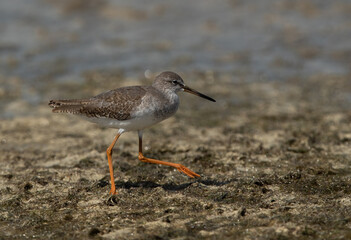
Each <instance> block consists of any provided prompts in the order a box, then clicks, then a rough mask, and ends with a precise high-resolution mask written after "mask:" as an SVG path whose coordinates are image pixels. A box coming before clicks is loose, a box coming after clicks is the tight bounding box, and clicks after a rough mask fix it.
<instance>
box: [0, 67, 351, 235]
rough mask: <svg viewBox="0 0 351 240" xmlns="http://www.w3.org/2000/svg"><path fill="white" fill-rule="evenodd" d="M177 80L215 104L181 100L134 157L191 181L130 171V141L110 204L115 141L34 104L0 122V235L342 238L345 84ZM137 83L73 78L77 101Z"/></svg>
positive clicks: (350, 208)
mask: <svg viewBox="0 0 351 240" xmlns="http://www.w3.org/2000/svg"><path fill="white" fill-rule="evenodd" d="M187 76H188V78H190V77H191V79H194V80H192V82H191V83H189V85H191V86H192V87H194V88H195V89H198V90H199V91H202V92H204V93H207V94H209V95H210V96H213V97H214V98H215V99H216V100H217V103H210V102H208V101H205V100H202V99H200V98H197V97H195V96H191V95H186V94H185V93H184V94H183V93H181V94H180V95H181V105H180V109H179V111H178V113H177V114H176V115H175V116H174V117H172V118H171V119H169V120H166V121H164V122H162V123H160V124H158V125H156V126H154V127H152V128H150V129H149V130H146V131H145V134H144V147H145V149H144V154H145V156H147V157H152V158H156V159H160V160H165V161H170V162H177V163H181V164H183V165H185V166H186V167H188V168H190V169H191V170H193V171H195V172H196V173H198V174H200V175H201V176H202V177H201V178H199V179H190V178H188V177H187V176H185V175H184V174H180V173H179V172H178V171H177V170H175V169H173V168H170V167H165V166H156V165H153V164H146V163H142V162H140V161H139V160H138V158H137V153H138V139H137V134H136V133H126V134H124V135H122V136H121V138H120V140H119V142H118V143H117V145H116V147H115V148H114V153H113V164H114V169H115V178H116V186H117V190H118V192H119V194H118V195H117V196H114V197H110V196H109V194H108V192H109V190H110V183H109V172H108V164H107V158H106V152H105V151H106V148H107V147H108V146H109V144H110V142H111V141H112V140H113V137H114V134H115V133H116V131H114V130H111V129H102V128H99V127H98V126H96V125H94V124H92V123H89V122H85V121H84V120H82V119H80V118H79V117H75V116H73V115H64V114H53V113H51V109H50V108H49V107H48V106H47V103H46V102H44V100H43V102H42V104H40V105H39V106H38V107H37V108H36V109H35V110H34V112H33V113H32V114H28V115H23V116H21V115H19V116H16V117H14V118H11V119H4V120H1V122H0V238H1V239H27V238H28V239H32V238H33V239H87V238H88V237H91V238H96V239H170V238H172V239H326V238H327V239H347V238H351V230H350V229H351V217H350V216H351V195H350V194H351V178H350V177H351V167H350V166H351V156H350V153H351V128H350V121H351V112H350V107H349V105H350V98H349V93H350V91H351V81H350V80H349V77H347V76H344V77H343V76H335V77H333V76H330V75H329V76H325V75H315V76H311V77H309V78H306V79H299V78H294V79H291V80H287V81H283V82H281V81H279V82H275V81H270V82H265V81H262V82H260V81H256V82H247V81H242V82H240V81H238V82H236V83H233V82H232V81H230V78H231V76H229V75H225V74H221V73H207V74H203V73H199V72H197V73H196V72H193V73H190V74H188V75H187ZM184 79H185V81H187V78H184ZM199 79H201V81H200V80H199ZM197 80H199V81H197ZM102 81H103V80H102ZM138 81H140V79H124V78H123V77H120V76H117V75H116V76H115V79H114V78H113V75H112V77H111V78H109V81H107V82H105V83H104V84H101V85H96V84H92V82H91V81H83V82H82V83H81V84H82V85H81V86H82V88H84V92H83V93H81V94H82V95H85V96H91V95H93V94H96V93H98V92H99V91H103V90H107V89H106V88H110V89H112V88H114V87H119V86H116V85H115V84H112V83H113V82H116V83H118V82H123V84H124V85H131V84H133V83H138ZM188 82H189V81H188ZM56 87H57V88H59V86H56ZM104 88H105V89H104ZM72 91H73V90H72ZM75 92H76V93H78V92H79V90H78V89H75ZM69 94H71V93H69ZM71 97H74V96H73V95H71ZM78 97H80V96H78ZM11 106H12V107H13V108H14V109H20V108H23V107H25V105H22V104H21V102H17V103H16V99H14V101H13V103H12V105H11Z"/></svg>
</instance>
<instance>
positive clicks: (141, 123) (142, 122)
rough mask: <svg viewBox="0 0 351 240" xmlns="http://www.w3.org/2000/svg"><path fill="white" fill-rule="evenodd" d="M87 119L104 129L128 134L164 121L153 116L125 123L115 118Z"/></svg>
mask: <svg viewBox="0 0 351 240" xmlns="http://www.w3.org/2000/svg"><path fill="white" fill-rule="evenodd" d="M85 119H86V120H88V121H90V122H93V123H96V124H98V125H99V126H102V127H107V128H117V129H123V130H125V131H126V132H128V131H137V130H142V129H145V128H148V127H151V126H152V125H154V124H156V123H158V122H161V121H162V120H164V119H155V118H154V117H153V116H151V115H150V116H143V117H136V118H133V119H129V120H123V121H118V120H117V119H113V118H85Z"/></svg>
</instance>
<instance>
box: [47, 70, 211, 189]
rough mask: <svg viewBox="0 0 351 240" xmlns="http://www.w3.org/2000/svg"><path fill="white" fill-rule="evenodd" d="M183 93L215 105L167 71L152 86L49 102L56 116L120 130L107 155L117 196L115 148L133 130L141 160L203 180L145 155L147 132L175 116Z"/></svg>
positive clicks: (186, 170)
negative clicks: (74, 118) (113, 152)
mask: <svg viewBox="0 0 351 240" xmlns="http://www.w3.org/2000/svg"><path fill="white" fill-rule="evenodd" d="M180 91H184V92H187V93H191V94H194V95H197V96H199V97H202V98H204V99H207V100H209V101H212V102H216V100H214V99H213V98H211V97H209V96H207V95H204V94H202V93H200V92H198V91H196V90H194V89H192V88H190V87H188V86H187V85H185V83H184V81H183V79H182V78H181V77H180V76H179V75H178V74H177V73H175V72H171V71H165V72H162V73H160V74H159V75H157V76H156V77H155V79H154V81H153V83H152V85H149V86H128V87H121V88H116V89H113V90H110V91H106V92H103V93H101V94H99V95H96V96H94V97H90V98H84V99H65V100H50V101H49V104H48V105H49V106H50V107H51V108H53V109H52V112H54V113H70V114H76V115H79V116H81V117H83V118H84V119H86V120H88V121H90V122H93V123H97V124H98V125H100V126H102V127H107V128H114V129H118V131H117V134H116V136H115V138H114V139H113V141H112V143H111V145H110V146H109V147H108V148H107V150H106V154H107V159H108V165H109V172H110V178H111V190H110V194H111V195H116V194H118V192H117V191H116V186H115V180H114V175H113V165H112V149H113V147H114V146H115V144H116V142H117V140H118V139H119V137H120V136H121V135H122V134H123V133H125V132H130V131H137V132H138V137H139V154H138V159H139V160H140V161H142V162H145V163H154V164H162V165H166V166H171V167H174V168H176V169H177V170H178V171H179V172H181V173H184V174H186V175H187V176H189V177H190V178H195V177H200V175H199V174H197V173H195V172H193V171H191V170H190V169H188V168H187V167H185V166H183V165H181V164H178V163H171V162H166V161H160V160H157V159H152V158H147V157H145V156H144V155H143V151H142V150H143V148H142V144H143V143H142V141H143V139H142V138H143V131H144V129H146V128H148V127H151V126H152V125H154V124H156V123H159V122H161V121H163V120H165V119H167V118H169V117H171V116H173V115H174V114H175V113H176V112H177V110H178V106H179V96H178V93H179V92H180Z"/></svg>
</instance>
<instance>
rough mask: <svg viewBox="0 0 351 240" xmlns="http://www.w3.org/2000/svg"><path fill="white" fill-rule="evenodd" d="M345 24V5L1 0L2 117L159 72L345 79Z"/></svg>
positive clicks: (348, 30)
mask: <svg viewBox="0 0 351 240" xmlns="http://www.w3.org/2000/svg"><path fill="white" fill-rule="evenodd" d="M350 16H351V3H350V1H348V0H338V1H327V0H325V1H305V0H297V1H290V0H282V1H275V0H265V1H242V0H225V1H224V0H223V1H215V0H211V1H201V0H194V1H162V0H154V1H148V0H144V1H139V0H130V1H117V0H60V1H55V0H31V1H23V0H5V1H0V102H1V104H0V118H12V117H15V116H18V115H27V114H30V112H33V111H35V109H36V107H37V105H38V104H41V103H46V102H47V100H49V99H51V98H57V97H68V98H71V97H82V96H85V97H86V96H90V95H91V94H92V93H95V92H94V91H91V90H86V89H89V88H88V85H89V84H90V85H89V86H91V85H92V87H93V89H97V90H99V91H101V90H108V89H111V88H115V87H120V86H121V85H125V83H123V81H124V80H126V79H130V80H131V81H130V82H128V83H134V82H135V83H136V84H139V83H141V84H148V83H150V82H151V79H152V78H153V76H154V75H155V74H156V73H158V72H161V71H164V70H173V71H176V72H178V73H180V74H181V75H182V76H183V77H184V78H185V80H186V82H188V83H189V85H191V82H197V81H205V80H206V79H207V80H208V79H212V80H213V82H211V84H212V85H213V83H218V84H221V80H220V79H222V78H221V77H218V80H217V79H216V76H218V75H220V76H226V78H225V81H226V82H230V83H239V82H266V81H278V82H284V81H294V79H307V78H310V77H316V76H317V78H319V77H322V78H326V77H338V76H343V77H349V76H350V69H351V41H350V39H351V17H350ZM196 73H201V74H205V75H206V76H209V75H210V76H212V77H211V78H208V77H207V78H206V79H205V78H201V75H196ZM185 76H191V77H192V78H191V79H187V78H186V77H185ZM133 79H137V81H134V80H133ZM139 80H140V81H141V82H140V81H139ZM118 81H120V82H118ZM127 85H128V84H127ZM99 91H96V93H99ZM207 93H211V91H207ZM215 95H216V94H215ZM233 98H235V97H234V96H233ZM344 99H348V100H349V101H351V100H350V99H351V96H347V97H344ZM233 101H234V100H233ZM349 103H350V102H349Z"/></svg>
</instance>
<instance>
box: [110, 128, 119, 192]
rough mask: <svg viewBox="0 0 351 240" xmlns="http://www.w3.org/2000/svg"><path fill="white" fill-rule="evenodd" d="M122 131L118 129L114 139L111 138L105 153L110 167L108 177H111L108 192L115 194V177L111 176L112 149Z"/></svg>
mask: <svg viewBox="0 0 351 240" xmlns="http://www.w3.org/2000/svg"><path fill="white" fill-rule="evenodd" d="M121 134H122V132H121V131H119V132H118V133H117V135H116V137H115V139H114V140H113V142H112V143H111V145H110V146H109V147H108V148H107V150H106V153H107V159H108V167H109V169H110V177H111V190H110V194H112V195H115V194H117V191H116V186H115V179H114V177H113V166H112V149H113V147H114V146H115V144H116V142H117V140H118V138H119V136H121Z"/></svg>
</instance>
